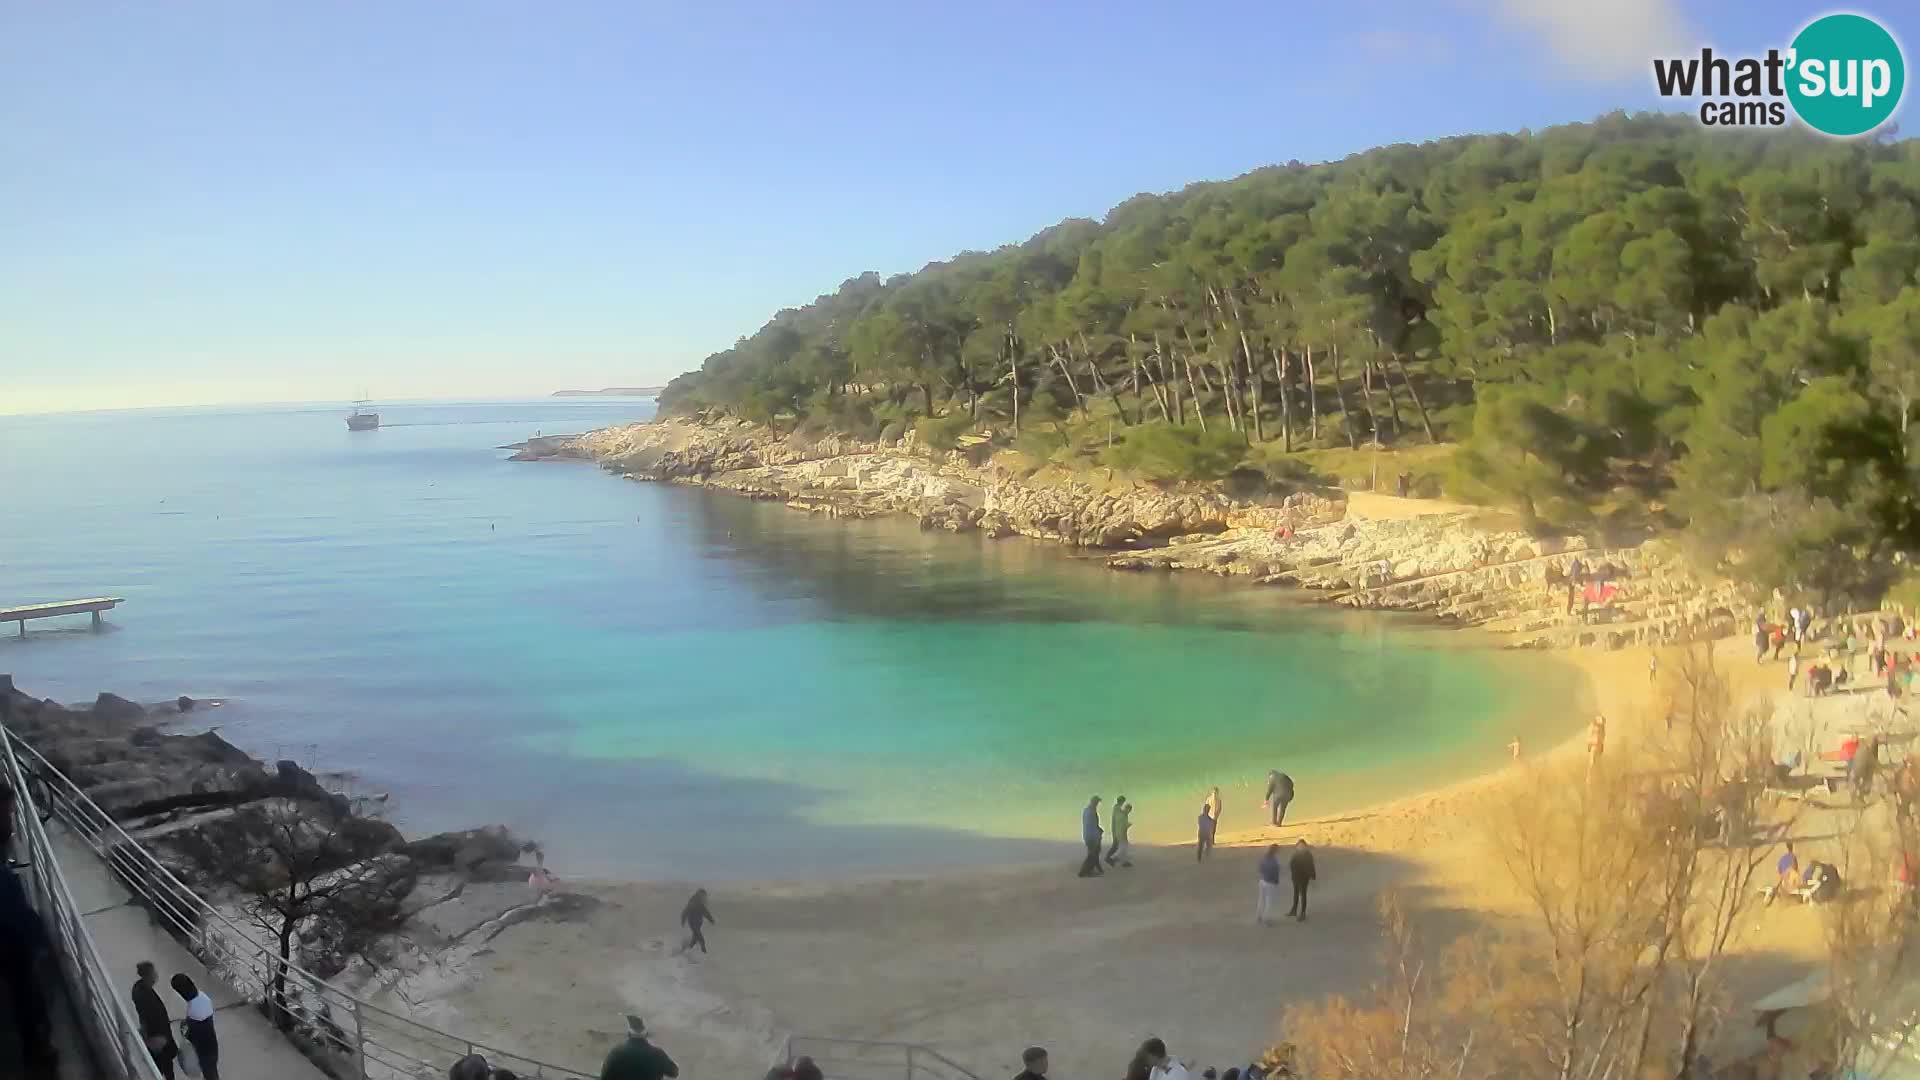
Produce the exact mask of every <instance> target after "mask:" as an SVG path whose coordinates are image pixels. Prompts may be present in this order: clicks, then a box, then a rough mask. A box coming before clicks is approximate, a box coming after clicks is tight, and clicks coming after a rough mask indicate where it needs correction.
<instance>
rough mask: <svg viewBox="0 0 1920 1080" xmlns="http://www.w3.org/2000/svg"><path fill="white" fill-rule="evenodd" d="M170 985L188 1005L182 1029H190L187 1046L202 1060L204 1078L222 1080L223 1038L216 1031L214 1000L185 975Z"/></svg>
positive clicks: (169, 981) (174, 979)
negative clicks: (221, 1055)
mask: <svg viewBox="0 0 1920 1080" xmlns="http://www.w3.org/2000/svg"><path fill="white" fill-rule="evenodd" d="M167 984H168V985H169V986H172V987H173V992H174V993H176V994H179V995H180V1000H182V1001H184V1002H186V1003H187V1018H186V1020H185V1021H183V1022H182V1026H183V1027H185V1028H186V1034H187V1044H188V1045H189V1046H192V1047H193V1054H194V1056H195V1057H197V1058H199V1059H200V1075H201V1076H203V1077H205V1078H206V1080H220V1036H219V1035H217V1034H215V1033H214V1030H213V999H212V998H211V997H208V996H207V992H206V991H205V990H202V989H200V988H199V987H197V986H195V985H193V980H192V979H191V978H189V977H188V976H187V975H185V974H184V973H181V974H176V975H174V977H173V978H171V979H168V980H167Z"/></svg>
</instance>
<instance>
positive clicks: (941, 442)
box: [913, 409, 973, 450]
mask: <svg viewBox="0 0 1920 1080" xmlns="http://www.w3.org/2000/svg"><path fill="white" fill-rule="evenodd" d="M971 427H973V418H972V417H971V416H968V415H967V414H966V413H963V412H960V411H959V410H957V409H956V410H954V411H953V412H950V413H948V414H947V415H945V416H929V417H924V418H922V419H921V420H919V421H916V422H915V423H914V425H913V431H914V434H916V435H918V436H919V438H920V441H921V442H923V443H926V444H927V445H928V446H931V447H933V448H934V449H935V450H952V449H953V448H954V447H956V446H959V445H960V436H962V435H965V434H966V433H967V430H968V429H969V428H971Z"/></svg>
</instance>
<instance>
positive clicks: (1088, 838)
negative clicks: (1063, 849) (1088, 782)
mask: <svg viewBox="0 0 1920 1080" xmlns="http://www.w3.org/2000/svg"><path fill="white" fill-rule="evenodd" d="M1104 832H1105V830H1103V829H1101V828H1100V796H1098V795H1095V796H1094V797H1093V798H1091V799H1088V800H1087V808H1086V809H1085V810H1082V811H1080V839H1081V840H1082V841H1084V842H1085V843H1086V845H1087V857H1086V860H1085V861H1084V862H1082V863H1081V864H1080V876H1081V877H1099V876H1100V875H1102V874H1104V873H1106V872H1107V871H1106V868H1105V867H1103V866H1101V865H1100V837H1101V836H1102V835H1104Z"/></svg>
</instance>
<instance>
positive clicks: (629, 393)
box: [553, 386, 662, 397]
mask: <svg viewBox="0 0 1920 1080" xmlns="http://www.w3.org/2000/svg"><path fill="white" fill-rule="evenodd" d="M661 389H662V388H661V387H658V386H609V387H607V388H606V389H605V390H555V391H554V392H553V396H554V397H658V396H659V394H660V391H661Z"/></svg>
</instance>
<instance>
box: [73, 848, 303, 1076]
mask: <svg viewBox="0 0 1920 1080" xmlns="http://www.w3.org/2000/svg"><path fill="white" fill-rule="evenodd" d="M47 835H48V837H49V839H51V840H52V842H53V847H54V854H55V856H56V857H57V858H58V859H59V860H60V871H61V874H62V876H64V877H65V878H66V882H67V888H68V890H69V891H71V892H72V893H73V899H74V902H75V903H76V904H78V905H79V909H80V911H81V913H82V921H84V922H85V923H86V924H87V932H88V933H89V934H90V935H92V937H93V943H94V947H95V948H96V949H98V950H99V952H100V958H101V959H102V960H104V961H105V962H106V965H107V969H108V970H109V971H111V972H113V973H114V975H115V976H120V975H122V974H124V976H125V978H124V979H123V980H122V983H123V985H124V987H125V989H126V991H127V992H129V993H131V991H132V990H133V983H134V979H135V975H134V970H133V969H134V965H136V964H138V963H139V962H140V961H142V960H151V961H153V962H154V965H155V966H156V967H158V968H159V969H160V985H159V987H158V990H159V992H160V998H161V1000H162V1001H165V1002H166V1003H167V1012H168V1013H169V1014H170V1015H171V1016H172V1017H173V1019H174V1020H175V1022H176V1026H177V1022H178V1021H179V1020H180V1019H181V1018H183V1017H184V1016H186V1002H184V1001H181V1000H180V995H178V994H176V993H174V992H173V989H172V988H171V987H169V986H168V985H167V980H168V979H170V978H172V977H173V974H174V972H177V971H184V972H186V973H187V975H188V977H190V978H191V979H193V981H194V982H195V983H196V984H197V985H198V986H199V987H200V988H201V989H202V990H205V991H206V992H207V993H208V994H209V995H210V996H212V998H213V1008H214V1014H213V1022H214V1030H215V1031H217V1032H218V1033H219V1035H220V1074H221V1076H223V1077H228V1078H232V1080H247V1078H249V1077H271V1078H272V1080H327V1076H326V1074H325V1073H322V1072H321V1071H320V1069H319V1068H318V1067H317V1066H315V1065H314V1064H313V1062H311V1061H308V1060H307V1059H306V1057H305V1056H304V1055H302V1054H301V1053H300V1052H299V1051H298V1050H295V1049H294V1048H293V1046H292V1044H290V1043H288V1042H287V1040H286V1039H284V1038H282V1037H281V1035H280V1033H279V1032H278V1031H275V1030H274V1028H273V1025H272V1024H269V1023H267V1018H266V1017H265V1016H262V1015H261V1014H260V1011H259V1010H258V1009H255V1008H254V1007H253V1006H252V1005H250V1004H248V1003H247V1002H246V1001H244V1000H243V999H242V998H241V996H240V995H239V994H238V993H236V992H235V991H234V989H233V988H232V987H231V986H227V985H226V984H224V983H222V982H220V981H218V980H216V979H215V978H214V977H213V976H211V975H209V974H207V969H206V968H205V967H203V966H202V965H201V963H200V961H198V960H196V959H194V958H193V955H192V954H191V953H189V952H187V950H186V949H185V948H183V947H182V946H181V945H180V944H179V943H178V942H176V941H174V940H173V938H172V937H170V936H169V935H168V934H167V932H166V931H165V930H162V929H161V928H160V927H159V926H158V925H157V924H156V923H155V922H154V921H153V920H152V918H150V917H149V916H148V914H147V911H146V909H145V908H142V907H139V906H136V905H130V904H129V903H128V900H129V899H130V898H131V897H132V894H131V893H130V892H128V891H127V888H126V886H124V885H122V884H121V883H120V882H119V881H117V880H115V879H114V877H113V875H112V874H110V873H109V872H108V871H107V868H106V866H105V865H104V864H103V863H101V861H100V859H99V858H98V857H97V856H95V855H94V853H93V852H92V851H91V850H89V849H88V848H86V847H85V846H84V845H82V844H80V843H79V842H77V841H75V840H74V839H73V837H72V836H70V835H69V834H68V833H67V831H66V829H64V828H62V827H61V826H59V825H58V824H56V823H51V822H50V823H48V826H47ZM175 1038H176V1041H177V1040H178V1036H177V1034H176V1036H175ZM63 1064H64V1063H63ZM62 1072H63V1074H66V1073H67V1070H66V1069H64V1068H63V1069H62ZM175 1075H176V1077H182V1078H183V1077H184V1074H183V1073H181V1072H179V1071H178V1070H176V1071H175ZM63 1080H64V1075H63Z"/></svg>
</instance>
